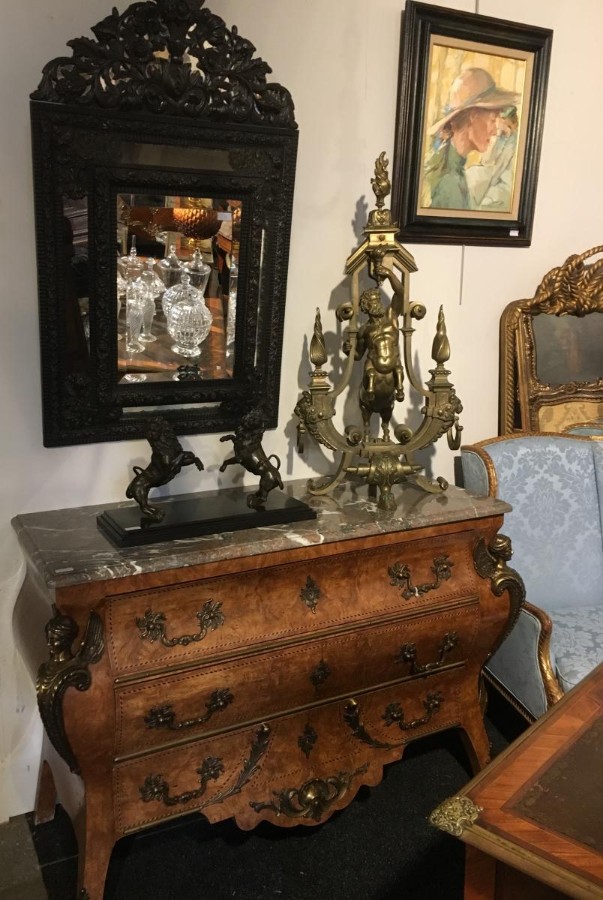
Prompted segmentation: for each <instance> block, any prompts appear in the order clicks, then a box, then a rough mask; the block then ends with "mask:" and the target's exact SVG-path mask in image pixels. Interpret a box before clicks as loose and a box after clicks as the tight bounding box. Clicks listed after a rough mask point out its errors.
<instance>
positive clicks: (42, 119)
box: [31, 0, 297, 446]
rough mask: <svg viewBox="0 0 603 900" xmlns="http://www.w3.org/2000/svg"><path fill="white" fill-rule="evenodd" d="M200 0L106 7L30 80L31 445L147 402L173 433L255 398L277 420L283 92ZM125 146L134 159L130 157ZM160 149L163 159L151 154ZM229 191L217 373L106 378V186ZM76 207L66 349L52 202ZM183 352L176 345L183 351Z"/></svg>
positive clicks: (121, 421) (126, 425) (52, 442)
mask: <svg viewBox="0 0 603 900" xmlns="http://www.w3.org/2000/svg"><path fill="white" fill-rule="evenodd" d="M203 3H204V0H178V2H175V0H146V2H141V3H134V4H132V5H131V6H130V7H129V8H128V9H127V10H126V11H125V12H124V13H122V14H119V13H118V12H117V10H115V9H114V10H113V12H112V13H111V15H109V16H107V18H106V19H104V20H103V21H102V22H100V23H98V24H97V25H96V26H94V27H93V28H92V32H93V34H94V36H95V40H93V39H88V38H84V37H82V38H77V39H74V40H72V41H69V42H68V46H69V47H71V49H72V51H73V55H72V57H60V58H57V59H54V60H52V61H51V62H49V63H48V64H47V65H46V66H45V68H44V71H43V77H42V80H41V82H40V85H39V87H38V89H37V90H36V91H35V92H34V93H33V94H32V100H31V119H32V141H33V160H34V188H35V212H36V243H37V266H38V293H39V304H40V335H41V357H42V392H43V419H44V444H45V446H61V445H68V444H79V443H89V442H97V441H115V440H124V439H130V438H138V437H142V436H143V435H144V431H145V424H146V423H147V422H148V419H149V417H150V416H152V415H153V414H155V415H156V414H157V413H158V412H159V413H160V414H161V415H162V417H164V418H165V419H167V420H168V421H169V422H170V424H171V425H172V427H173V428H174V430H175V431H176V432H178V433H180V434H195V433H208V432H217V431H223V430H227V429H232V428H233V427H234V426H235V425H236V423H237V422H238V421H239V419H240V416H241V410H245V409H248V408H250V407H251V406H252V405H254V404H255V403H256V402H257V401H258V400H259V401H261V403H262V408H263V410H264V412H265V417H266V426H267V427H274V426H275V425H276V424H277V414H278V397H279V383H280V369H281V349H282V332H283V322H284V307H285V290H286V275H287V263H288V254H289V235H290V226H291V209H292V200H293V186H294V177H295V160H296V153H297V126H296V123H295V119H294V111H293V103H292V100H291V97H290V95H289V93H288V91H287V90H286V89H285V88H283V87H282V86H281V85H279V84H276V83H270V82H268V81H267V79H266V75H267V74H268V73H270V71H271V70H270V68H269V66H268V65H267V64H266V63H265V62H264V61H263V60H262V59H260V58H258V57H256V56H255V55H254V54H255V48H254V47H253V45H252V44H251V43H250V42H249V41H247V40H245V39H244V38H242V37H241V36H240V35H239V34H238V32H237V29H236V28H235V27H233V28H232V29H228V28H227V27H226V25H225V23H224V22H223V21H222V19H220V18H219V17H218V16H216V15H214V14H212V13H211V12H210V11H209V10H208V9H206V8H204V7H203ZM141 157H146V160H145V161H144V162H143V161H141ZM166 160H167V163H166ZM127 192H130V193H135V194H156V193H160V194H164V195H171V194H175V195H185V196H187V197H192V198H203V197H212V198H229V197H233V198H238V199H240V200H242V201H243V207H244V215H243V216H242V217H241V234H240V255H239V279H238V280H239V290H238V300H237V313H236V335H235V344H234V366H233V372H232V377H225V378H214V379H212V380H206V381H203V380H199V379H198V378H195V379H193V380H181V381H173V380H171V379H170V380H165V381H161V382H152V383H142V384H140V383H134V384H123V383H118V378H117V375H116V373H117V353H118V351H117V304H116V300H117V294H116V287H115V285H116V275H117V253H116V249H115V246H116V245H115V235H116V229H117V213H116V206H117V203H116V200H117V196H118V194H123V193H127ZM72 201H73V203H74V205H76V206H77V203H78V202H82V203H84V204H85V206H86V210H87V219H84V228H85V229H87V248H88V251H87V252H88V260H87V265H88V293H89V299H88V303H89V335H88V337H87V352H88V358H87V359H86V361H85V364H84V365H82V366H79V367H75V368H74V367H73V366H72V364H71V362H70V358H69V346H70V345H69V341H70V334H69V330H70V327H71V326H70V320H69V316H68V315H67V313H66V307H67V304H68V297H69V289H68V286H69V280H70V278H71V277H72V273H70V269H69V267H70V262H69V259H68V256H67V254H66V252H65V204H66V203H67V204H68V203H71V202H72ZM183 362H184V360H183Z"/></svg>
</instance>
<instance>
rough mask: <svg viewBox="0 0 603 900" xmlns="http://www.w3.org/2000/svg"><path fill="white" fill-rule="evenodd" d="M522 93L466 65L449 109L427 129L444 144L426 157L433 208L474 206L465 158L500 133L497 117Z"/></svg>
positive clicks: (426, 176)
mask: <svg viewBox="0 0 603 900" xmlns="http://www.w3.org/2000/svg"><path fill="white" fill-rule="evenodd" d="M518 101H519V95H518V94H516V93H514V92H513V91H507V90H503V89H502V88H499V87H497V85H496V83H495V82H494V79H493V78H492V76H491V75H490V74H489V73H488V72H486V70H485V69H478V68H470V69H464V70H463V71H462V72H461V73H460V75H458V76H457V78H455V80H454V81H453V83H452V87H451V88H450V103H449V106H448V108H447V110H446V113H445V115H444V116H442V118H440V119H439V120H438V121H437V122H436V123H435V124H434V125H432V126H431V128H430V129H429V131H428V134H429V135H430V136H431V137H434V138H436V139H438V140H440V141H441V142H442V143H441V146H439V147H438V149H437V150H436V151H435V153H434V154H433V155H432V156H431V157H430V158H429V159H428V160H427V163H426V164H425V172H424V179H425V184H426V186H427V188H428V190H429V193H430V197H431V201H430V203H428V204H427V205H428V206H431V208H434V209H460V210H462V209H472V208H473V203H472V200H471V194H470V192H469V188H468V185H467V178H466V175H465V162H466V160H467V155H468V154H469V153H470V152H471V151H472V150H477V151H478V152H479V153H484V152H485V151H486V150H487V149H488V146H489V145H490V141H491V140H492V138H493V137H494V136H495V135H496V133H497V119H498V116H499V115H500V114H501V112H502V111H503V110H504V109H506V108H507V107H509V106H517V103H518Z"/></svg>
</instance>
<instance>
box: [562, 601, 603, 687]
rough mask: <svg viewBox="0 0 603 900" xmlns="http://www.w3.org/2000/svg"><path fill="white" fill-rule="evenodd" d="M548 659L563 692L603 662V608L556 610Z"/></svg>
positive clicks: (588, 607) (602, 606)
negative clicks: (555, 671) (550, 658)
mask: <svg viewBox="0 0 603 900" xmlns="http://www.w3.org/2000/svg"><path fill="white" fill-rule="evenodd" d="M551 656H552V658H553V659H554V661H555V667H556V670H557V677H558V678H559V681H560V682H561V686H562V688H563V690H564V691H569V690H571V688H573V687H574V685H576V684H578V682H579V681H581V680H582V678H584V677H585V675H588V673H589V672H592V670H593V669H595V668H596V667H597V665H598V664H599V663H600V662H601V661H602V660H603V605H600V606H585V607H584V606H583V607H580V608H579V609H576V608H575V607H568V608H567V609H557V610H555V617H554V627H553V634H552V638H551Z"/></svg>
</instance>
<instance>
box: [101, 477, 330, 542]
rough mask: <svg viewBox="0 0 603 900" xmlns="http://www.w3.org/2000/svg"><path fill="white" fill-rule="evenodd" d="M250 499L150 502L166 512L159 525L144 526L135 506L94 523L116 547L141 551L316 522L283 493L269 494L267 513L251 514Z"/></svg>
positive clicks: (239, 495)
mask: <svg viewBox="0 0 603 900" xmlns="http://www.w3.org/2000/svg"><path fill="white" fill-rule="evenodd" d="M252 493H254V491H251V490H250V491H245V490H243V489H241V490H240V491H220V492H218V493H211V492H208V493H207V494H203V493H199V494H188V495H187V496H186V497H183V498H181V499H178V498H173V499H165V500H157V501H154V500H152V499H151V501H150V503H151V505H152V506H157V507H160V508H161V509H162V510H163V511H164V517H163V519H162V521H161V522H150V523H149V522H148V521H146V522H145V521H144V520H143V518H142V516H141V513H140V509H139V507H138V506H134V505H132V506H123V507H121V508H120V509H110V510H105V512H103V513H101V515H100V516H97V519H96V521H97V524H98V527H99V529H100V531H102V533H103V534H104V535H105V537H107V538H109V540H110V541H111V543H112V544H114V545H115V546H116V547H137V546H139V545H140V544H155V543H160V542H161V541H174V540H178V539H183V538H194V537H199V536H201V535H204V534H220V533H222V532H225V531H241V530H242V529H245V528H259V527H263V526H266V525H285V524H287V523H288V522H300V521H303V520H305V519H315V518H316V510H315V509H312V507H310V506H308V505H307V503H303V502H302V501H301V500H296V499H295V497H290V496H289V495H287V494H284V493H281V492H280V491H273V492H272V493H271V494H269V496H268V500H267V501H266V509H251V508H250V507H249V506H248V505H247V497H248V496H250V495H251V494H252Z"/></svg>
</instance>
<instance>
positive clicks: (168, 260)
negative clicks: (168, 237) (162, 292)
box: [156, 247, 182, 289]
mask: <svg viewBox="0 0 603 900" xmlns="http://www.w3.org/2000/svg"><path fill="white" fill-rule="evenodd" d="M156 268H157V273H158V275H159V277H160V278H161V280H162V281H163V283H164V285H165V286H166V288H168V289H169V288H172V287H174V286H175V285H177V284H178V283H179V282H180V278H181V276H182V263H181V262H180V260H179V259H178V256H177V255H176V251H175V250H174V248H173V247H172V249H171V250H170V252H169V254H168V255H167V256H166V257H165V258H164V259H160V260H159V262H158V263H157V267H156Z"/></svg>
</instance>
